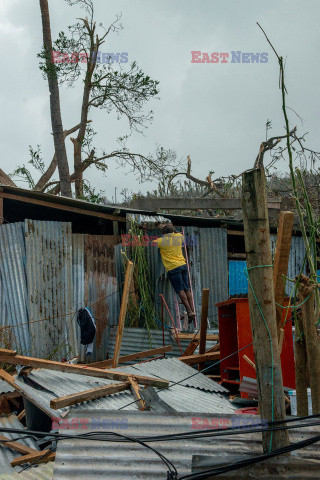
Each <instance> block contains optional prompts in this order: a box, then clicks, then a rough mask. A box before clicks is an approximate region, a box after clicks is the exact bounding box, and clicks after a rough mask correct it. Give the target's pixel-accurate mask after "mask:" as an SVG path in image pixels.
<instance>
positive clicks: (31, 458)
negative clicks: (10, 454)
mask: <svg viewBox="0 0 320 480" xmlns="http://www.w3.org/2000/svg"><path fill="white" fill-rule="evenodd" d="M44 455H45V456H44ZM41 457H43V458H41ZM55 458H56V452H50V450H41V451H40V452H38V451H36V453H30V454H28V455H22V457H17V458H15V459H14V460H12V462H11V466H12V467H16V466H17V465H23V464H25V463H47V462H54V460H55Z"/></svg>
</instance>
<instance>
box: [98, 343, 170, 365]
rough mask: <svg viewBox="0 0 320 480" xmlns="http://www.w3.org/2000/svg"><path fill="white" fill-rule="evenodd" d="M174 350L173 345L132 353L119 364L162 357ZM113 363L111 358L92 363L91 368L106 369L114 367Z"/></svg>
mask: <svg viewBox="0 0 320 480" xmlns="http://www.w3.org/2000/svg"><path fill="white" fill-rule="evenodd" d="M172 350H173V347H172V345H166V346H165V347H160V348H152V349H151V350H144V351H143V352H137V353H132V354H130V355H124V356H123V357H119V362H118V363H125V362H131V361H132V360H138V359H140V358H147V357H153V356H154V355H161V354H162V353H165V352H172ZM112 362H113V359H112V358H111V359H110V360H103V361H102V362H94V363H90V364H89V366H90V367H94V368H106V367H110V366H112Z"/></svg>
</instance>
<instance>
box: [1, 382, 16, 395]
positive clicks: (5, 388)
mask: <svg viewBox="0 0 320 480" xmlns="http://www.w3.org/2000/svg"><path fill="white" fill-rule="evenodd" d="M14 390H15V389H14V388H13V387H12V386H11V385H9V384H8V383H7V382H5V381H4V380H0V395H1V393H9V392H14Z"/></svg>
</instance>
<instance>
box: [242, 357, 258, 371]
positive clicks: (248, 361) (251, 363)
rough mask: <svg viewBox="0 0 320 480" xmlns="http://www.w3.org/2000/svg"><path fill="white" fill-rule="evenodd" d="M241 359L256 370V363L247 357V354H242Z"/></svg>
mask: <svg viewBox="0 0 320 480" xmlns="http://www.w3.org/2000/svg"><path fill="white" fill-rule="evenodd" d="M243 359H244V360H245V361H246V362H247V363H248V364H249V365H250V367H252V368H253V369H254V370H256V364H255V363H254V362H253V361H252V360H250V358H249V357H247V355H243Z"/></svg>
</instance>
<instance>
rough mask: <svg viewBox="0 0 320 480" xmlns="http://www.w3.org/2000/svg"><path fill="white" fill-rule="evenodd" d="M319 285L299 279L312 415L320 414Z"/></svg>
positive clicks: (305, 279)
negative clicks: (317, 293) (317, 296)
mask: <svg viewBox="0 0 320 480" xmlns="http://www.w3.org/2000/svg"><path fill="white" fill-rule="evenodd" d="M316 288H317V285H316V284H315V283H311V281H310V279H309V278H308V277H306V276H305V275H301V276H300V279H299V285H298V291H299V293H300V297H301V302H302V303H303V302H304V303H303V304H302V305H301V310H302V323H303V332H304V336H305V343H306V351H307V362H308V371H309V377H310V388H311V399H312V413H313V414H317V413H320V345H319V337H318V333H317V327H316V321H315V289H316Z"/></svg>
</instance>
